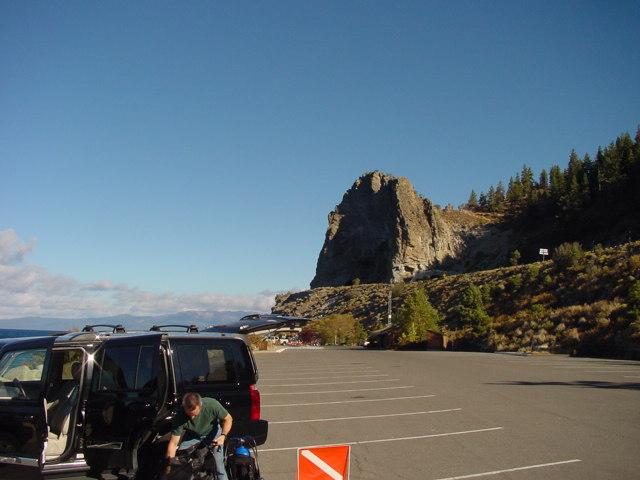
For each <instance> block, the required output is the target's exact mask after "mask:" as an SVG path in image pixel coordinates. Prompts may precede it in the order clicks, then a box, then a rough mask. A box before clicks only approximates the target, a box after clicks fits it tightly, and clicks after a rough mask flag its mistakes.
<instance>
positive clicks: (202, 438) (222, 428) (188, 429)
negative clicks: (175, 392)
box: [166, 392, 233, 480]
mask: <svg viewBox="0 0 640 480" xmlns="http://www.w3.org/2000/svg"><path fill="white" fill-rule="evenodd" d="M232 423H233V418H232V417H231V415H230V414H229V412H227V410H226V409H225V408H224V407H223V406H222V405H220V403H219V402H218V401H217V400H214V399H213V398H202V397H200V395H199V394H198V393H193V392H189V393H185V394H184V397H183V398H182V410H180V411H179V412H178V414H177V415H176V416H175V417H174V419H173V422H172V429H171V439H170V440H169V445H168V446H167V455H166V457H167V459H169V460H171V459H172V458H174V457H175V456H176V452H177V451H178V450H184V449H185V448H188V447H190V446H192V445H195V444H197V443H203V444H209V443H210V444H212V445H215V446H217V447H219V448H215V449H213V457H214V459H215V464H216V470H217V473H218V476H217V478H218V479H219V480H228V479H227V473H226V472H225V469H224V454H223V452H222V446H223V445H224V441H225V439H226V438H227V434H228V433H229V430H231V425H232Z"/></svg>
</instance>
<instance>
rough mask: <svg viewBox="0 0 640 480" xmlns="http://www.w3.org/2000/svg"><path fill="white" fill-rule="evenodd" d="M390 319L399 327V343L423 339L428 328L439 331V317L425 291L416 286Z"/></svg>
mask: <svg viewBox="0 0 640 480" xmlns="http://www.w3.org/2000/svg"><path fill="white" fill-rule="evenodd" d="M392 321H393V323H394V324H395V325H396V326H398V327H399V329H400V343H401V344H407V343H414V342H420V341H423V340H425V339H426V334H427V332H428V331H430V330H431V331H436V332H437V331H440V326H439V324H440V321H441V317H440V314H439V313H438V311H437V310H436V309H435V308H433V305H431V303H430V302H429V299H428V298H427V295H426V293H425V291H424V290H423V289H422V288H417V289H415V290H414V291H413V292H411V293H410V294H409V295H408V296H407V298H406V299H405V301H404V303H403V304H402V307H401V308H400V310H399V311H398V313H397V314H396V315H395V316H394V318H393V320H392Z"/></svg>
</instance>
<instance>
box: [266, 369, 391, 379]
mask: <svg viewBox="0 0 640 480" xmlns="http://www.w3.org/2000/svg"><path fill="white" fill-rule="evenodd" d="M260 371H261V372H262V373H265V372H264V370H260ZM379 371H380V370H373V369H372V370H338V371H331V370H309V371H307V370H298V369H296V368H294V369H291V370H290V371H289V372H288V373H266V375H268V376H270V377H285V376H288V375H291V374H294V375H295V374H296V372H297V373H298V374H310V375H311V374H314V373H319V374H321V375H329V374H334V373H335V374H340V373H353V374H366V373H378V372H379Z"/></svg>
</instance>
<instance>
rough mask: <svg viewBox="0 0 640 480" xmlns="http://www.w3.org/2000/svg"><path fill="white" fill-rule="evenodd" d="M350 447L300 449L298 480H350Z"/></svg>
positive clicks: (335, 446) (333, 446)
mask: <svg viewBox="0 0 640 480" xmlns="http://www.w3.org/2000/svg"><path fill="white" fill-rule="evenodd" d="M350 449H351V447H349V445H331V446H328V447H309V448H299V449H298V480H349V453H350Z"/></svg>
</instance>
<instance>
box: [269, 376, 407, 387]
mask: <svg viewBox="0 0 640 480" xmlns="http://www.w3.org/2000/svg"><path fill="white" fill-rule="evenodd" d="M399 381H400V379H399V378H385V379H384V380H382V379H378V380H350V381H348V382H318V383H281V384H279V385H277V384H275V383H267V384H265V383H263V384H261V385H260V386H261V387H306V386H309V385H342V384H345V383H379V382H399Z"/></svg>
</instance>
